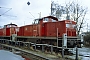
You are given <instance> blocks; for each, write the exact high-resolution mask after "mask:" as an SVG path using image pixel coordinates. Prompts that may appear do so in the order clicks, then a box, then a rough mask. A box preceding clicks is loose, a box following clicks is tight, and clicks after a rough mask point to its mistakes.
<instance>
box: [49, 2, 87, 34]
mask: <svg viewBox="0 0 90 60" xmlns="http://www.w3.org/2000/svg"><path fill="white" fill-rule="evenodd" d="M52 6H54V8H53V7H52ZM61 7H63V8H61ZM54 12H56V14H60V15H58V18H59V17H61V16H62V14H66V15H67V16H66V19H70V18H71V19H72V20H74V21H76V30H77V35H79V34H80V31H81V29H82V28H83V24H84V21H85V16H86V13H87V8H85V7H83V6H81V5H79V3H77V2H74V1H73V2H71V3H70V2H69V3H66V5H65V6H61V5H59V4H57V3H54V2H53V3H51V15H52V14H53V16H55V14H54ZM56 17H57V15H56Z"/></svg>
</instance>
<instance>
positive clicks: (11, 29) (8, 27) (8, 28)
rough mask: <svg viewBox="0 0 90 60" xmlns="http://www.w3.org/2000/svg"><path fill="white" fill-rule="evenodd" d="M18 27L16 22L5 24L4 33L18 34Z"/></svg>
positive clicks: (6, 34) (8, 34)
mask: <svg viewBox="0 0 90 60" xmlns="http://www.w3.org/2000/svg"><path fill="white" fill-rule="evenodd" d="M16 28H17V25H16V24H12V23H10V24H7V25H4V35H5V36H11V35H12V34H16Z"/></svg>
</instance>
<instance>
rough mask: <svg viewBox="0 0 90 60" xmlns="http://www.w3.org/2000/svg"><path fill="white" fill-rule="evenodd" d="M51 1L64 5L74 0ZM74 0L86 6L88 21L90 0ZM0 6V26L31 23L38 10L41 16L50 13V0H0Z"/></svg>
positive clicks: (37, 14) (89, 18)
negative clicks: (28, 3)
mask: <svg viewBox="0 0 90 60" xmlns="http://www.w3.org/2000/svg"><path fill="white" fill-rule="evenodd" d="M28 1H29V2H30V5H27V2H28ZM52 1H55V2H56V3H58V4H60V5H64V4H65V3H67V2H68V1H69V2H71V1H75V0H52ZM76 1H78V3H79V4H80V5H83V7H87V8H88V12H87V15H86V19H87V22H89V20H90V17H89V14H90V6H89V4H90V0H76ZM0 7H2V8H0V15H1V16H0V26H3V25H5V24H9V23H15V24H17V25H18V26H22V25H28V24H32V22H33V20H34V19H35V18H39V15H40V12H41V17H44V16H48V15H50V7H51V0H0ZM8 10H9V11H8ZM7 11H8V12H7ZM5 12H6V13H5ZM3 13H5V14H3ZM2 14H3V15H2Z"/></svg>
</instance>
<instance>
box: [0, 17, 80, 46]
mask: <svg viewBox="0 0 90 60" xmlns="http://www.w3.org/2000/svg"><path fill="white" fill-rule="evenodd" d="M75 25H76V22H75V21H72V20H62V21H59V20H58V19H57V18H56V17H53V16H47V17H43V18H39V19H35V20H34V23H33V24H31V25H25V26H21V27H17V25H16V24H7V25H5V26H4V28H2V29H0V36H1V37H4V38H7V37H11V36H12V34H16V35H17V40H23V41H31V42H35V43H42V44H50V45H51V44H52V45H54V46H59V47H62V40H63V39H62V37H63V34H66V35H67V41H66V42H67V48H70V47H71V46H72V47H74V43H76V41H77V42H80V41H81V40H77V35H76V29H75ZM57 38H58V43H57ZM71 42H72V43H71Z"/></svg>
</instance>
